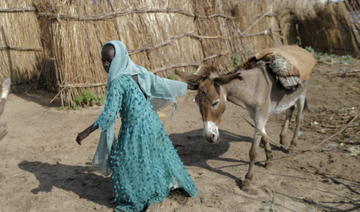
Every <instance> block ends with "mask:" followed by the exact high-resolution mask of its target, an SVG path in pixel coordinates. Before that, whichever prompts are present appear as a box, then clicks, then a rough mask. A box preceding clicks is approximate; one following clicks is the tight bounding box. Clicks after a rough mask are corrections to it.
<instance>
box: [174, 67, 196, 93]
mask: <svg viewBox="0 0 360 212" xmlns="http://www.w3.org/2000/svg"><path fill="white" fill-rule="evenodd" d="M175 74H176V75H178V76H179V77H180V79H182V80H183V81H185V82H186V83H187V84H188V89H190V90H197V89H198V88H199V83H200V81H201V80H202V78H203V76H201V75H196V74H189V73H185V72H182V71H178V70H175Z"/></svg>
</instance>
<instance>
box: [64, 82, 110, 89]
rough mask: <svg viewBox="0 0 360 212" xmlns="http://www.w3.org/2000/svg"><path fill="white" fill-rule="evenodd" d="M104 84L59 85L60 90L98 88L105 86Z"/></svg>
mask: <svg viewBox="0 0 360 212" xmlns="http://www.w3.org/2000/svg"><path fill="white" fill-rule="evenodd" d="M105 85H106V83H102V82H99V83H75V84H68V83H67V84H63V85H59V87H60V88H90V87H100V86H105Z"/></svg>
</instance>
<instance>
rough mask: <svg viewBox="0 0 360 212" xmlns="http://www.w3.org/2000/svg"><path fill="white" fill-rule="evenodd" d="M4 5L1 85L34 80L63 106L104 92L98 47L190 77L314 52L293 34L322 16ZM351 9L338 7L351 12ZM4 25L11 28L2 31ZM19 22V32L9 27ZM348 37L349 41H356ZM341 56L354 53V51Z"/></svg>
mask: <svg viewBox="0 0 360 212" xmlns="http://www.w3.org/2000/svg"><path fill="white" fill-rule="evenodd" d="M5 2H7V4H1V3H0V26H3V25H5V27H3V28H4V30H3V31H4V32H5V33H3V34H5V36H0V37H2V40H0V41H2V43H0V53H1V54H3V55H2V56H3V57H2V58H7V59H3V60H2V61H1V62H0V68H1V71H0V79H1V77H4V76H9V75H11V77H12V78H14V79H16V80H15V81H18V82H26V81H27V80H29V79H31V78H34V77H37V79H39V80H40V81H41V82H42V84H46V88H47V89H48V90H52V91H55V92H56V93H57V95H56V97H59V99H61V102H62V104H63V105H69V104H70V103H71V102H72V101H73V99H74V98H75V97H76V96H78V95H80V94H81V93H83V92H85V91H90V92H94V93H98V94H100V93H103V92H104V89H105V82H106V74H105V72H104V71H103V70H102V66H101V60H100V50H101V45H102V43H103V42H105V41H108V40H113V39H118V40H122V41H124V42H125V43H126V44H127V46H128V49H129V52H130V55H131V57H132V59H133V60H134V61H135V62H136V63H137V64H140V65H143V66H145V67H146V68H148V69H149V70H150V71H152V72H154V73H156V74H158V75H160V76H164V77H166V76H169V75H172V73H173V71H174V70H175V69H182V70H184V71H189V72H194V71H196V70H198V69H199V68H200V67H202V66H203V65H205V64H215V65H216V66H218V67H220V69H221V70H222V71H224V72H226V71H229V70H231V68H232V67H233V66H234V65H236V64H237V63H241V62H243V61H244V60H245V59H246V58H247V57H248V56H250V55H252V54H253V53H254V52H256V51H258V50H260V49H263V48H267V47H272V46H276V45H281V44H295V43H297V44H303V45H304V44H306V45H315V44H316V43H315V44H314V43H311V42H310V41H311V40H310V39H307V37H309V35H308V34H306V33H305V32H304V31H299V30H298V29H301V27H302V26H304V27H306V24H313V23H312V22H310V21H309V20H313V19H314V18H316V17H318V15H319V14H320V12H321V11H324V8H326V6H324V5H319V4H318V1H315V0H308V1H290V0H273V1H270V0H242V1H236V0H229V1H221V0H196V1H195V0H178V1H165V0H159V1H152V0H139V1H136V2H130V1H90V0H84V1H70V0H58V1H48V0H32V1H31V0H29V1H23V3H22V4H20V3H19V2H20V1H14V2H16V3H17V4H15V3H14V4H9V3H8V2H12V1H11V0H6V1H5ZM94 2H95V3H94ZM354 2H355V3H354V5H357V4H356V1H354ZM350 3H351V1H348V2H347V3H346V4H344V5H346V7H348V8H350V7H349V5H351V4H350ZM351 8H356V7H355V6H352V7H351ZM345 9H346V8H345ZM347 11H352V10H350V9H347ZM333 12H334V11H333ZM13 15H14V16H13ZM342 16H344V17H345V18H347V19H349V15H348V14H345V13H342V14H341V15H340V17H342ZM2 17H6V18H7V19H6V20H2V19H1V18H2ZM9 17H12V18H13V19H12V21H11V23H12V25H10V24H8V25H6V23H10V19H9ZM16 17H18V18H16ZM336 17H337V18H338V16H336ZM25 19H26V21H25ZM339 20H340V19H339ZM349 20H350V19H349ZM20 22H23V23H26V24H23V25H21V24H19V26H22V28H17V27H14V26H17V25H18V23H20ZM4 23H5V24H4ZM14 23H16V24H14ZM28 23H31V24H28ZM320 23H321V24H323V22H320ZM349 23H350V22H349ZM354 25H355V24H353V25H352V27H353V26H354ZM296 26H297V27H296ZM13 28H14V29H13ZM15 28H16V29H15ZM24 29H25V30H24ZM352 29H355V28H352ZM11 30H14V31H13V32H12V31H11ZM16 30H17V31H16ZM23 31H24V32H25V33H22V32H23ZM325 31H328V29H326V30H325ZM351 33H352V34H351ZM347 34H351V35H349V37H351V38H352V39H353V40H355V39H354V37H356V35H355V33H353V32H352V31H350V33H349V32H348V33H347ZM21 36H23V37H21ZM4 38H5V39H4ZM322 39H323V38H322ZM309 40H310V41H309ZM355 41H356V40H355ZM16 42H20V43H16ZM358 43H359V42H358V41H357V43H356V42H353V43H351V44H350V45H352V46H356V45H358ZM330 44H331V43H328V45H330ZM315 47H317V46H316V45H315ZM327 48H331V47H329V46H327ZM319 49H321V48H320V47H319ZM346 50H347V51H352V52H356V48H355V47H354V48H353V49H350V48H346ZM16 54H18V56H16ZM17 57H18V58H17Z"/></svg>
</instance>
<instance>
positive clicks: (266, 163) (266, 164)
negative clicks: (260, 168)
mask: <svg viewBox="0 0 360 212" xmlns="http://www.w3.org/2000/svg"><path fill="white" fill-rule="evenodd" d="M272 165H273V164H272V162H271V161H267V162H265V169H270V168H271V167H272Z"/></svg>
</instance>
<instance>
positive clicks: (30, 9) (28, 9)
mask: <svg viewBox="0 0 360 212" xmlns="http://www.w3.org/2000/svg"><path fill="white" fill-rule="evenodd" d="M35 11H36V9H35V8H33V7H24V8H0V13H17V12H35Z"/></svg>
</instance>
